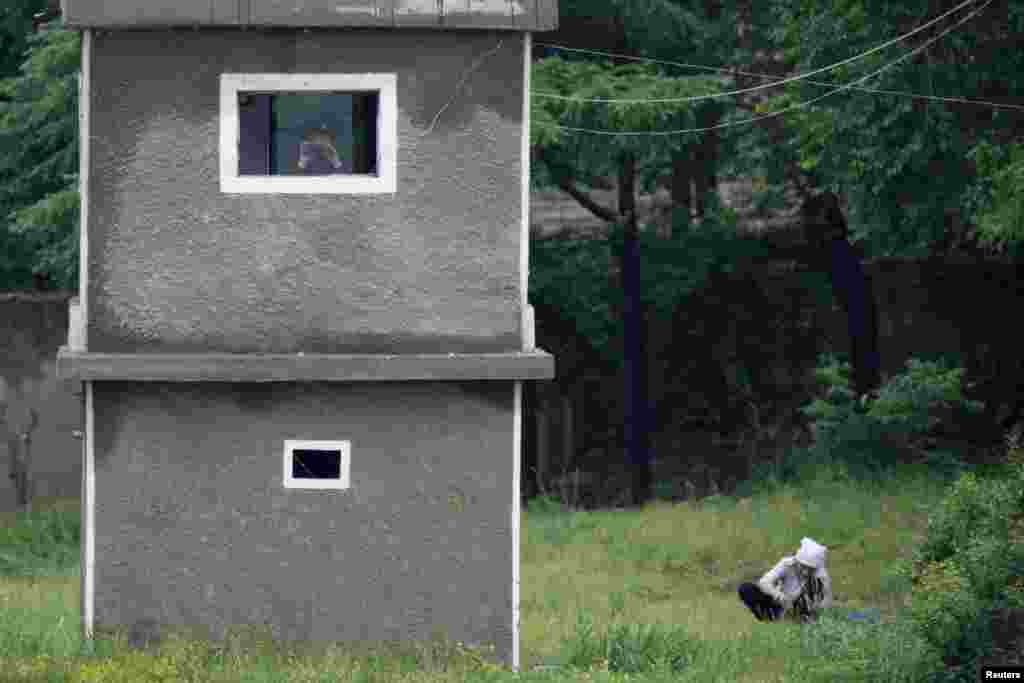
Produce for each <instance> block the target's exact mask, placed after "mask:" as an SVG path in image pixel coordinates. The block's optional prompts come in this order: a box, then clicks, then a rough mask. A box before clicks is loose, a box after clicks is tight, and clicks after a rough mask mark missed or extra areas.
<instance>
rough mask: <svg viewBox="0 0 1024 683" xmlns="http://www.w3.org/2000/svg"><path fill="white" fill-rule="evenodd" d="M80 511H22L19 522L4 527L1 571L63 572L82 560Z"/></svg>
mask: <svg viewBox="0 0 1024 683" xmlns="http://www.w3.org/2000/svg"><path fill="white" fill-rule="evenodd" d="M80 534H81V526H80V523H79V520H78V515H77V513H74V512H64V511H59V510H44V511H37V512H30V513H19V518H18V521H17V523H16V524H13V525H10V526H3V527H0V575H3V576H28V575H32V574H47V573H54V572H56V573H60V572H63V571H66V570H67V569H69V568H73V567H74V566H75V565H76V564H77V563H78V560H79V556H78V553H79V539H80V537H81V536H80Z"/></svg>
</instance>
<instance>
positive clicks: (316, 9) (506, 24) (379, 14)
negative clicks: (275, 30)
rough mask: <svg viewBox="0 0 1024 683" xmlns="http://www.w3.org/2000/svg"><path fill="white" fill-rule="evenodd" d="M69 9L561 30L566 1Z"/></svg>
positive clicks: (183, 0)
mask: <svg viewBox="0 0 1024 683" xmlns="http://www.w3.org/2000/svg"><path fill="white" fill-rule="evenodd" d="M61 10H62V13H63V15H64V22H65V26H67V27H69V28H76V27H77V28H125V29H140V28H170V27H175V26H188V27H198V26H237V27H253V28H260V27H267V28H272V27H280V28H284V27H296V28H299V27H301V28H336V27H382V28H435V29H508V30H512V31H551V30H554V29H556V28H557V27H558V0H61Z"/></svg>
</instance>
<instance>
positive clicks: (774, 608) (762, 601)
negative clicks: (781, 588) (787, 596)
mask: <svg viewBox="0 0 1024 683" xmlns="http://www.w3.org/2000/svg"><path fill="white" fill-rule="evenodd" d="M738 592H739V594H740V600H742V601H743V604H744V605H746V606H747V607H748V608H749V609H750V611H751V612H753V613H754V616H755V617H757V619H758V621H775V620H776V619H778V618H779V617H781V616H782V613H783V611H784V610H783V607H782V605H781V604H779V602H778V601H777V600H776V599H775V598H773V597H772V596H770V595H768V594H767V593H765V592H764V591H762V590H761V589H760V588H758V587H757V584H756V583H743V584H740V587H739V589H738Z"/></svg>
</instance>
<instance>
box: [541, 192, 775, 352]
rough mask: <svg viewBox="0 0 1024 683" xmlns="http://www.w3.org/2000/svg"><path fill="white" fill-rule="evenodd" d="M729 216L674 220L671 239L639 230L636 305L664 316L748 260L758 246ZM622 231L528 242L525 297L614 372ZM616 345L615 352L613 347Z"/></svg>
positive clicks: (719, 212)
mask: <svg viewBox="0 0 1024 683" xmlns="http://www.w3.org/2000/svg"><path fill="white" fill-rule="evenodd" d="M734 226H735V217H734V216H733V215H731V213H730V212H729V211H728V210H726V209H721V208H717V207H712V208H710V209H709V215H708V216H707V217H706V218H705V220H704V223H703V224H702V225H701V226H700V227H699V228H697V227H694V226H691V225H690V224H689V223H688V221H686V220H685V219H684V218H683V217H682V216H681V215H680V217H679V220H677V221H676V224H675V226H674V227H673V230H672V238H671V239H663V238H660V237H658V236H657V235H655V234H654V233H653V230H650V229H645V230H641V231H640V261H641V264H642V265H641V273H640V286H641V292H642V295H641V300H642V302H643V304H644V305H645V306H649V307H650V308H651V309H652V310H651V313H652V315H658V316H668V315H671V313H672V312H673V311H674V310H675V307H676V306H678V305H679V304H680V303H681V302H682V301H683V299H684V298H685V297H687V296H689V295H691V294H692V293H693V292H696V291H698V290H699V289H700V288H701V287H703V286H704V285H705V284H706V283H707V282H708V278H709V277H710V276H711V275H712V274H713V273H716V272H728V271H730V270H732V269H733V268H735V267H736V266H737V264H738V262H739V261H742V260H743V259H750V258H754V257H755V256H756V255H757V254H759V253H760V251H761V249H762V248H763V247H762V245H761V244H760V243H758V242H756V241H754V240H748V239H743V238H740V237H738V236H737V235H736V231H735V228H734ZM624 238H625V229H624V226H622V225H615V226H613V227H612V229H611V231H610V233H609V236H608V239H606V240H564V239H548V240H533V241H531V243H530V285H529V291H530V300H531V302H533V303H534V304H535V305H543V306H546V307H551V308H554V309H555V310H557V311H559V315H560V316H561V317H562V318H563V319H565V320H571V321H572V323H573V324H574V325H575V328H576V329H577V330H578V331H579V333H580V334H581V335H584V336H585V337H586V338H587V339H588V340H589V341H590V343H591V345H592V346H593V347H594V349H595V350H597V351H598V352H599V353H600V354H601V355H602V357H603V358H604V359H605V360H606V361H607V362H608V363H609V364H610V365H611V366H612V367H617V366H618V364H619V363H621V362H622V361H621V358H620V357H619V356H618V355H617V352H616V346H615V340H616V339H617V338H620V337H621V335H622V320H621V316H619V315H618V314H617V313H616V311H619V310H621V307H622V297H623V295H622V288H621V286H619V285H618V283H617V282H616V279H617V278H615V279H613V278H614V277H615V276H614V272H615V271H616V270H617V266H618V264H619V256H620V255H621V254H622V248H623V241H624ZM619 348H621V347H619Z"/></svg>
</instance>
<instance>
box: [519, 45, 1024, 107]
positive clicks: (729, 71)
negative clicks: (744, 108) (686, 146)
mask: <svg viewBox="0 0 1024 683" xmlns="http://www.w3.org/2000/svg"><path fill="white" fill-rule="evenodd" d="M534 45H543V46H546V47H553V48H555V49H561V50H571V51H577V52H592V53H594V54H599V55H606V56H609V57H619V58H622V59H636V60H640V61H645V62H654V63H658V64H668V65H670V66H682V67H688V68H691V69H703V70H704V71H718V72H719V73H726V74H730V75H734V76H754V77H756V78H777V77H778V76H777V75H773V74H763V73H757V72H754V71H741V70H740V69H730V68H726V67H718V66H705V65H703V64H687V63H684V62H670V61H667V60H663V59H647V58H645V57H631V56H629V55H620V54H616V53H614V52H598V51H596V50H579V49H577V48H571V47H562V46H561V45H553V44H551V43H534ZM805 82H806V83H809V84H811V85H820V86H824V87H827V88H831V87H833V86H837V85H839V84H838V83H830V82H828V81H812V80H811V79H809V78H808V79H807V80H806V81H805ZM850 90H859V91H862V92H870V93H876V94H879V95H901V96H903V97H910V98H914V99H921V100H936V101H938V102H959V103H961V104H976V105H984V106H987V107H997V108H998V107H1003V108H1006V109H1020V110H1024V105H1019V104H1006V103H1004V102H991V101H988V100H970V99H967V98H965V97H943V96H941V95H922V94H921V93H915V92H908V91H906V90H881V89H879V88H862V87H857V86H853V85H851V86H850ZM530 94H531V95H533V94H537V95H540V94H541V93H534V92H531V93H530ZM684 99H685V98H684ZM577 101H581V102H630V101H633V100H586V99H580V100H577ZM635 101H636V102H662V101H667V102H672V101H675V100H635Z"/></svg>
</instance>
